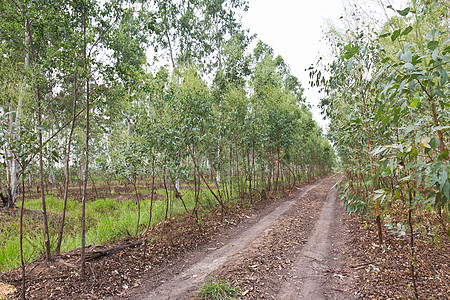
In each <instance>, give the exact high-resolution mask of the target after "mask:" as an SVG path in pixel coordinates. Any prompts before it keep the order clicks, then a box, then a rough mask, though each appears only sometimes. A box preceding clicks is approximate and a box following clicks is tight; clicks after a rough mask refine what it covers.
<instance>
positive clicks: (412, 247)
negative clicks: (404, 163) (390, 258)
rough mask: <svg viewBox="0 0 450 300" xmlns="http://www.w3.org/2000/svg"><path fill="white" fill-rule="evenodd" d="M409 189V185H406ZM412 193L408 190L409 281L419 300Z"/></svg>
mask: <svg viewBox="0 0 450 300" xmlns="http://www.w3.org/2000/svg"><path fill="white" fill-rule="evenodd" d="M408 188H409V184H408ZM412 199H413V197H412V193H411V190H409V209H408V224H409V231H410V246H411V258H410V260H409V264H410V268H411V280H412V283H413V288H414V295H415V296H416V299H419V293H418V292H417V284H416V275H415V271H414V261H415V260H416V259H415V253H414V229H413V222H412Z"/></svg>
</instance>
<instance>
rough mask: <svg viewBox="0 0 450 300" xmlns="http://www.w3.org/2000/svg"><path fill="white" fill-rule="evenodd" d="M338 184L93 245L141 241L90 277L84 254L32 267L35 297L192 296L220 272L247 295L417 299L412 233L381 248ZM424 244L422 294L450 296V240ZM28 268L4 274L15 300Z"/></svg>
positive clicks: (92, 267)
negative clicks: (83, 269)
mask: <svg viewBox="0 0 450 300" xmlns="http://www.w3.org/2000/svg"><path fill="white" fill-rule="evenodd" d="M337 180H338V176H334V177H328V178H325V179H324V180H322V181H318V182H316V183H315V184H312V185H308V186H304V187H302V188H300V189H297V190H295V191H294V193H293V194H292V195H291V196H289V197H286V198H283V199H272V200H268V201H265V202H259V203H257V204H256V206H255V207H254V208H253V209H249V208H248V207H246V206H243V207H238V208H236V209H233V210H232V211H230V212H229V213H228V214H227V216H226V217H225V218H224V220H223V222H221V220H220V219H221V218H220V215H219V213H213V214H210V215H205V216H202V218H203V220H202V223H201V225H200V226H201V227H199V226H198V225H197V224H196V223H195V222H194V220H193V219H192V218H189V216H185V217H184V218H181V219H178V220H175V219H171V220H168V221H166V222H164V223H162V224H160V225H159V226H157V227H156V228H155V229H154V230H152V231H151V232H150V233H149V234H148V235H147V239H144V240H143V241H144V243H143V244H137V245H136V244H134V243H135V242H138V241H139V240H137V239H129V240H127V241H123V242H122V243H121V244H118V245H112V246H108V247H99V246H95V247H94V246H92V247H89V248H88V249H87V252H88V256H92V255H94V254H96V253H97V254H98V253H102V251H104V250H107V249H114V247H117V246H126V245H127V243H129V244H128V245H134V246H133V247H129V248H126V249H121V250H117V251H115V252H114V251H113V252H112V253H110V254H109V255H106V256H103V257H100V258H96V259H92V260H91V261H89V262H88V265H87V266H88V268H87V271H88V272H87V280H86V281H83V280H81V278H80V276H79V268H78V266H79V250H74V251H71V252H69V253H65V254H63V255H61V256H58V257H56V258H55V260H54V261H53V262H51V263H45V262H43V261H39V262H35V263H32V264H30V265H28V266H27V276H28V277H27V282H26V284H27V292H26V294H27V298H30V299H105V298H111V299H123V298H128V299H191V298H192V297H193V292H194V291H195V290H198V288H199V285H200V284H201V283H202V282H204V281H205V280H208V278H209V277H211V276H218V277H219V278H222V279H226V280H228V281H229V282H232V283H234V284H235V285H237V286H238V287H239V288H240V289H241V290H242V295H241V298H242V299H328V298H330V299H367V298H372V299H408V298H412V297H413V294H412V288H411V279H410V278H411V277H410V268H409V267H410V263H409V262H410V250H409V246H408V241H409V240H408V237H407V236H406V237H405V236H403V237H399V236H398V235H396V234H393V233H390V232H387V231H385V232H384V236H385V239H386V241H385V245H386V246H385V247H378V246H377V242H376V239H377V237H376V234H375V232H374V230H373V228H372V226H371V225H370V224H369V223H368V222H367V221H366V220H364V219H362V218H360V217H351V218H350V217H348V216H347V214H346V213H345V211H344V208H343V206H342V204H341V203H340V201H339V200H338V198H336V196H337V192H336V191H335V190H334V189H333V188H332V186H333V185H334V184H335V182H336V181H337ZM199 228H201V229H199ZM432 237H433V239H434V241H432V240H431V238H432ZM415 239H416V247H417V248H416V264H415V266H416V281H417V285H418V292H419V298H420V299H448V295H449V294H450V271H449V270H450V266H449V264H450V242H449V239H448V238H447V237H445V235H439V236H429V235H427V234H424V233H421V232H416V233H415ZM20 272H21V270H20V269H18V270H12V271H10V272H7V273H3V274H0V282H4V283H7V284H10V285H9V286H7V288H11V285H13V286H15V287H16V288H17V292H16V293H14V294H12V295H11V296H9V298H11V299H13V298H18V297H19V295H20V294H19V292H20V284H21V275H20V274H21V273H20ZM0 287H1V285H0ZM0 292H1V289H0ZM9 298H8V299H9Z"/></svg>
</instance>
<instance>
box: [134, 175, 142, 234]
mask: <svg viewBox="0 0 450 300" xmlns="http://www.w3.org/2000/svg"><path fill="white" fill-rule="evenodd" d="M133 186H134V192H135V195H136V203H137V206H138V219H137V224H136V234H135V236H137V235H138V233H139V223H140V221H141V201H140V198H139V193H138V189H137V176H136V175H134V176H133Z"/></svg>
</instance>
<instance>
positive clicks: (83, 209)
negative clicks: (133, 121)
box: [81, 3, 90, 280]
mask: <svg viewBox="0 0 450 300" xmlns="http://www.w3.org/2000/svg"><path fill="white" fill-rule="evenodd" d="M83 10H84V11H83V35H84V37H83V57H84V71H85V74H88V57H87V51H86V50H87V49H86V47H87V43H86V3H83ZM89 93H90V91H89V76H88V75H87V78H86V146H85V147H86V153H85V157H86V161H85V167H84V178H83V198H82V200H81V279H82V280H86V249H85V247H86V196H87V183H88V176H89V113H90V111H89V101H90V99H89V97H90V95H89Z"/></svg>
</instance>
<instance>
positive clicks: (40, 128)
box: [37, 126, 48, 132]
mask: <svg viewBox="0 0 450 300" xmlns="http://www.w3.org/2000/svg"><path fill="white" fill-rule="evenodd" d="M37 128H38V129H39V130H40V131H45V132H48V129H47V128H45V127H44V126H38V127H37Z"/></svg>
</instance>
